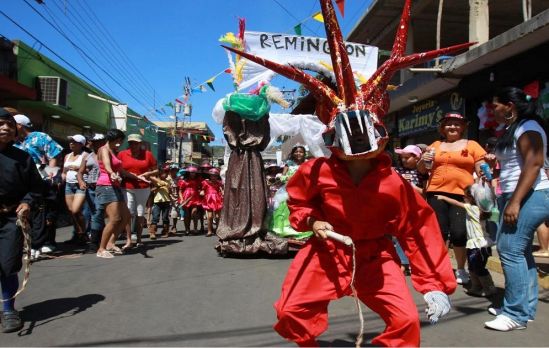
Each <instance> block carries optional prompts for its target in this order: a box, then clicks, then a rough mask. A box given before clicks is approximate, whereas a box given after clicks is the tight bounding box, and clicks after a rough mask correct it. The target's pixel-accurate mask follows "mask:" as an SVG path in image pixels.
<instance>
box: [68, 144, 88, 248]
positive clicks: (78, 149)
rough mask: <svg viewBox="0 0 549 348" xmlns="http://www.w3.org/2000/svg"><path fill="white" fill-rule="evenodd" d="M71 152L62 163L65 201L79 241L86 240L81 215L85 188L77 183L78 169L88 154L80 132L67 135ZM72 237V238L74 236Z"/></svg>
mask: <svg viewBox="0 0 549 348" xmlns="http://www.w3.org/2000/svg"><path fill="white" fill-rule="evenodd" d="M69 141H70V143H69V148H70V149H71V152H70V153H69V154H68V155H66V156H65V161H64V164H63V180H64V181H65V202H66V203H67V207H68V208H69V211H70V213H71V215H72V218H73V223H74V229H75V231H76V236H74V237H76V238H77V239H79V240H80V241H85V240H86V235H85V233H86V227H85V226H86V225H85V222H84V216H83V215H82V207H83V205H84V201H85V199H86V190H82V189H81V188H80V186H79V184H78V170H79V169H80V164H81V163H82V161H83V160H85V159H86V156H88V155H89V154H88V153H87V152H84V151H83V148H84V146H85V145H86V138H85V137H84V136H82V135H80V134H76V135H73V136H70V137H69ZM74 237H73V238H74Z"/></svg>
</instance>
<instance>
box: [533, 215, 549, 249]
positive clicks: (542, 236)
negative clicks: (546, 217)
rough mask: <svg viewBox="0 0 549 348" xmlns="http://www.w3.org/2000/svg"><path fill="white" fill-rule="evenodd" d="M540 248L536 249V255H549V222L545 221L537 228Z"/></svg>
mask: <svg viewBox="0 0 549 348" xmlns="http://www.w3.org/2000/svg"><path fill="white" fill-rule="evenodd" d="M537 234H538V241H539V250H538V251H534V252H533V253H532V255H534V256H535V257H549V222H548V221H545V222H544V223H542V224H541V225H539V227H538V229H537Z"/></svg>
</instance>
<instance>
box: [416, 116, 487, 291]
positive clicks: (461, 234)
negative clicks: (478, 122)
mask: <svg viewBox="0 0 549 348" xmlns="http://www.w3.org/2000/svg"><path fill="white" fill-rule="evenodd" d="M466 126H467V120H466V119H465V117H463V115H461V114H458V113H447V114H446V115H444V117H443V118H442V119H441V121H440V126H439V132H440V133H441V135H442V137H443V140H442V141H435V142H434V143H432V144H431V145H430V146H429V149H430V150H434V152H435V155H434V156H433V154H432V152H431V151H426V152H425V153H423V155H422V158H421V160H420V161H419V163H418V170H419V171H420V173H428V172H429V173H430V177H429V181H428V183H427V188H426V189H425V191H426V197H427V202H429V204H430V205H431V207H432V208H433V210H434V211H435V213H436V215H437V219H438V223H439V224H440V229H441V231H442V234H443V238H444V239H445V240H448V239H449V241H450V243H451V244H452V245H453V249H454V255H455V258H456V263H457V270H456V281H457V283H458V284H466V283H468V282H469V275H468V274H467V272H466V271H465V262H466V260H467V253H466V249H465V244H466V242H467V231H466V229H465V210H464V209H463V208H461V207H457V206H454V205H451V204H449V203H447V202H445V201H442V200H438V199H437V198H436V196H437V195H443V196H446V197H449V198H452V199H455V200H457V201H459V202H463V197H464V194H465V193H464V190H465V188H466V187H467V186H469V185H472V184H473V183H474V179H473V173H474V172H476V173H477V175H478V176H480V165H481V164H482V163H483V162H484V160H483V158H484V155H485V154H486V151H484V149H483V148H482V147H481V146H480V145H479V144H478V143H477V142H476V141H473V140H467V139H464V138H463V135H464V134H465V130H466V128H467V127H466ZM426 161H427V162H432V169H427V168H426V166H425V162H426Z"/></svg>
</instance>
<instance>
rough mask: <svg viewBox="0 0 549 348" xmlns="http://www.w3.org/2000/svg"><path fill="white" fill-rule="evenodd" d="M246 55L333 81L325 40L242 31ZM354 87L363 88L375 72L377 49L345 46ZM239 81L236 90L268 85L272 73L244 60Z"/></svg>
mask: <svg viewBox="0 0 549 348" xmlns="http://www.w3.org/2000/svg"><path fill="white" fill-rule="evenodd" d="M244 37H245V40H246V52H248V53H251V54H254V55H257V56H259V57H261V58H265V59H269V60H272V61H274V62H276V63H279V64H291V65H293V66H295V67H297V68H300V69H303V70H312V71H315V72H319V73H322V74H324V75H326V76H331V77H332V80H334V76H333V71H332V63H331V59H330V48H329V46H328V42H327V40H326V39H325V38H318V37H310V36H296V35H288V34H277V33H264V32H254V31H246V32H245V34H244ZM345 47H346V48H347V54H348V56H349V61H350V63H351V66H352V69H353V73H354V75H355V80H356V81H357V84H363V83H364V82H366V79H368V78H369V77H370V76H371V75H372V74H373V73H374V72H375V70H376V69H377V55H378V48H377V47H374V46H368V45H364V44H358V43H353V42H345ZM244 61H245V64H244V67H243V68H242V76H243V79H242V81H241V83H240V85H239V89H245V88H248V87H250V86H252V85H254V84H256V83H257V82H260V81H270V80H271V79H272V78H273V76H274V75H275V73H274V72H273V71H271V70H269V69H267V68H265V67H263V66H261V65H258V64H256V63H253V62H251V61H248V60H244Z"/></svg>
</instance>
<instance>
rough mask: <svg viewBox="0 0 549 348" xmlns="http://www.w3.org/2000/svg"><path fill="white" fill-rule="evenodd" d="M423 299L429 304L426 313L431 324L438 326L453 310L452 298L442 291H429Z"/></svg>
mask: <svg viewBox="0 0 549 348" xmlns="http://www.w3.org/2000/svg"><path fill="white" fill-rule="evenodd" d="M423 299H424V300H425V302H427V308H425V313H427V318H428V319H429V321H430V322H431V324H436V323H437V322H438V320H439V319H440V318H442V317H443V316H445V315H446V314H448V312H449V311H450V308H452V304H451V303H450V298H449V297H448V295H446V294H445V293H443V292H442V291H429V292H428V293H426V294H425V295H423Z"/></svg>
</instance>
